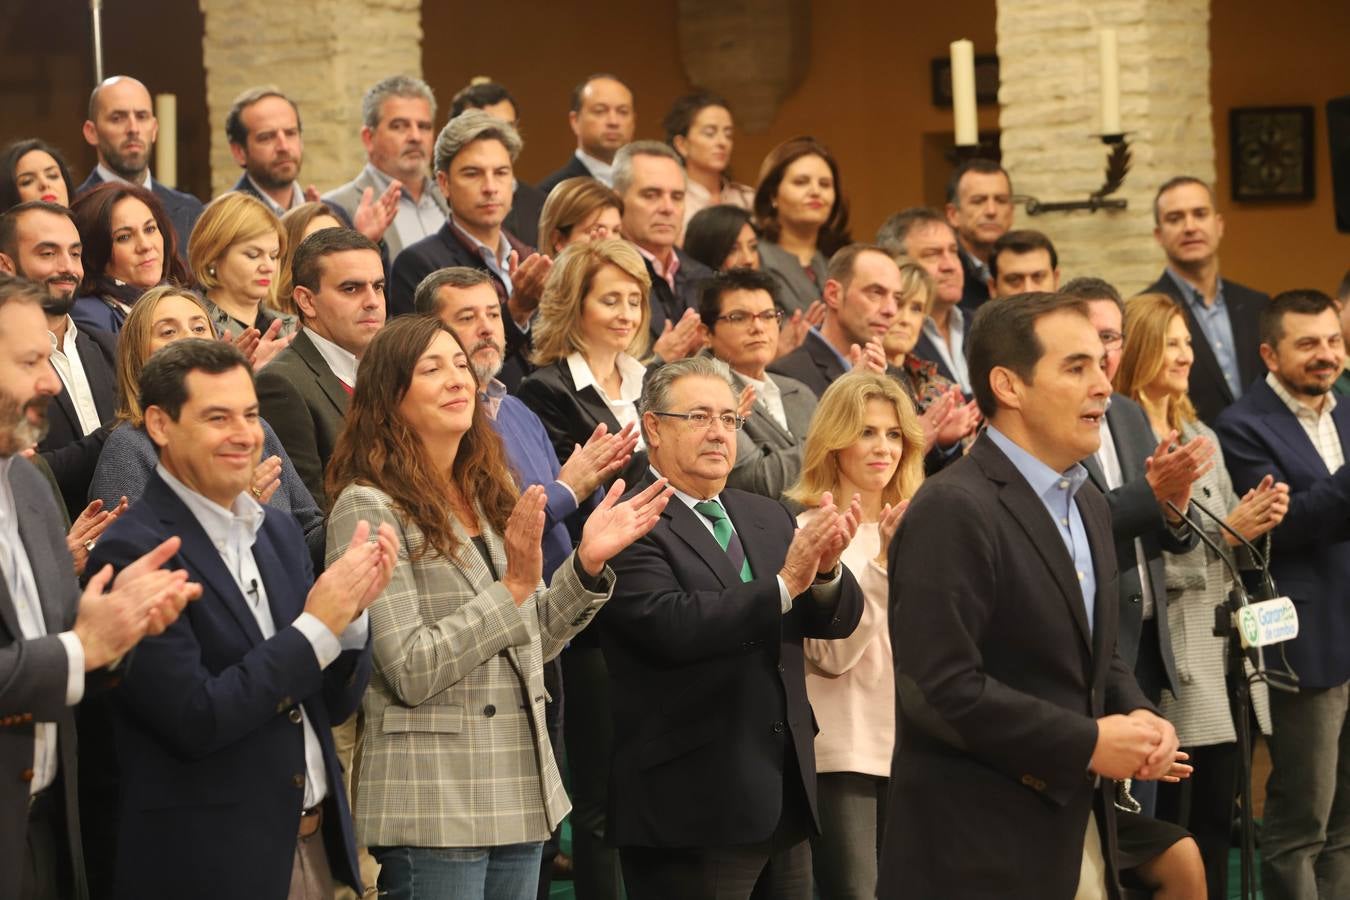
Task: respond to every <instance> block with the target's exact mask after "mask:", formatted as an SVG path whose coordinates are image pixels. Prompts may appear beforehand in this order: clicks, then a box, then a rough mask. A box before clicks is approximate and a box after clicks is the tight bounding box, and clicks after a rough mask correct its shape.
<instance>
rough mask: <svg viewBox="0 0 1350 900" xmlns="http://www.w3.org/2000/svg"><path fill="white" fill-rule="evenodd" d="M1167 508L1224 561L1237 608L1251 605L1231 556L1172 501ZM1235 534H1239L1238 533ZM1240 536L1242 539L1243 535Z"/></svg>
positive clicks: (1244, 539) (1202, 508) (1244, 540)
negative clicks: (1230, 579)
mask: <svg viewBox="0 0 1350 900" xmlns="http://www.w3.org/2000/svg"><path fill="white" fill-rule="evenodd" d="M1191 503H1194V504H1195V505H1196V506H1197V507H1199V508H1200V510H1201V511H1203V512H1209V511H1208V510H1206V509H1205V508H1204V507H1203V506H1200V504H1198V503H1195V501H1194V500H1192V501H1191ZM1167 508H1168V509H1170V510H1171V511H1172V512H1174V513H1176V514H1177V515H1178V516H1180V517H1181V521H1183V522H1185V523H1186V525H1187V527H1188V528H1190V529H1191V531H1192V532H1193V533H1194V534H1195V536H1196V537H1198V538H1199V539H1200V540H1201V541H1202V542H1204V544H1205V546H1206V547H1208V548H1209V549H1211V550H1213V551H1214V553H1215V555H1217V556H1218V557H1219V559H1221V560H1223V562H1224V565H1226V566H1227V567H1228V573H1229V574H1230V575H1232V576H1233V584H1234V585H1235V588H1234V590H1233V593H1232V595H1230V596H1232V597H1234V598H1235V599H1237V600H1238V603H1237V604H1236V606H1247V605H1248V604H1250V603H1251V598H1250V597H1248V596H1247V589H1246V588H1245V587H1244V586H1243V584H1242V573H1241V572H1239V571H1238V567H1237V565H1236V564H1235V563H1234V562H1233V560H1232V558H1231V556H1230V555H1229V554H1227V553H1224V552H1223V548H1222V547H1220V546H1219V544H1218V542H1217V541H1215V540H1214V539H1213V538H1212V537H1210V536H1209V535H1207V534H1205V530H1204V529H1203V528H1201V527H1200V526H1199V525H1197V524H1196V523H1195V522H1193V521H1192V520H1191V517H1190V516H1188V515H1186V514H1185V513H1184V512H1182V511H1181V510H1180V509H1178V508H1177V505H1176V504H1175V503H1173V502H1172V501H1171V500H1168V501H1167ZM1210 515H1211V516H1213V513H1210ZM1220 524H1221V525H1223V527H1224V528H1225V529H1227V528H1228V526H1227V525H1226V524H1223V523H1220ZM1229 530H1231V529H1229ZM1233 533H1234V534H1237V532H1233ZM1238 536H1239V537H1242V536H1241V535H1238ZM1242 541H1243V543H1246V542H1247V539H1246V538H1242ZM1253 549H1254V548H1253ZM1257 558H1258V559H1260V558H1261V556H1260V554H1257ZM1235 608H1236V607H1235Z"/></svg>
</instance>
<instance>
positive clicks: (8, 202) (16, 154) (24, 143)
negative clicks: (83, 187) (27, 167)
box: [0, 138, 75, 212]
mask: <svg viewBox="0 0 1350 900" xmlns="http://www.w3.org/2000/svg"><path fill="white" fill-rule="evenodd" d="M34 150H41V151H42V152H43V153H45V154H47V155H48V156H50V157H51V158H52V159H54V160H56V167H57V168H58V169H60V170H61V180H62V181H64V182H65V183H66V198H67V202H69V201H71V200H74V199H75V180H74V179H73V178H71V177H70V167H69V166H67V165H66V159H65V157H64V156H62V155H61V151H60V150H58V149H56V148H55V147H53V146H52V145H51V144H49V143H47V142H46V141H43V140H39V139H38V138H27V139H23V140H17V141H14V142H13V143H12V144H10V145H9V146H7V147H5V149H4V151H3V152H2V153H0V212H4V211H5V210H7V209H9V208H11V207H13V206H17V205H18V203H19V184H18V182H17V181H16V180H15V178H14V170H15V168H17V167H18V165H19V160H21V159H23V158H24V157H25V156H27V155H28V154H30V153H32V152H33V151H34Z"/></svg>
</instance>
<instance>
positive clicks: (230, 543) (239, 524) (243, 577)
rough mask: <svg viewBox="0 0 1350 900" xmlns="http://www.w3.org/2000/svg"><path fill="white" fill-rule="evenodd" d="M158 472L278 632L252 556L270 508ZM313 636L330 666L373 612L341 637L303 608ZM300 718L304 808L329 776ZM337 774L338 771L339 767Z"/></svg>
mask: <svg viewBox="0 0 1350 900" xmlns="http://www.w3.org/2000/svg"><path fill="white" fill-rule="evenodd" d="M155 472H156V473H157V474H158V475H159V477H160V478H163V479H164V483H165V484H167V485H168V486H169V488H170V489H171V490H172V491H173V492H174V493H175V494H177V495H178V498H179V499H180V500H182V501H183V504H184V505H185V506H187V508H188V511H189V512H191V513H192V515H193V517H194V518H196V520H197V523H198V524H199V525H201V526H202V530H203V531H205V532H206V536H207V537H208V538H210V539H211V543H212V544H213V545H215V548H216V551H217V552H218V553H219V554H220V558H221V561H223V562H224V563H225V568H227V569H229V570H230V574H231V575H233V576H234V581H235V584H237V585H238V586H239V591H240V593H242V594H243V595H244V602H245V604H246V605H247V606H248V608H249V612H251V613H253V618H254V619H256V620H257V622H258V630H259V631H261V632H262V636H263V639H264V640H267V639H268V638H271V637H272V636H274V635H275V634H276V633H277V625H276V622H275V621H274V620H273V619H272V607H271V606H270V605H269V604H268V602H267V588H266V587H265V586H264V584H263V578H262V573H261V572H260V571H259V570H258V563H257V561H256V560H255V559H254V558H253V545H254V543H255V542H256V541H257V539H258V529H259V528H262V524H263V519H264V518H265V517H266V513H265V512H264V510H263V508H262V507H261V506H260V505H258V502H257V501H256V500H254V499H253V498H252V497H250V496H249V495H248V494H245V493H241V494H240V495H239V496H238V497H236V498H235V501H234V504H233V505H232V506H231V507H230V508H229V509H226V508H225V507H223V506H221V505H220V504H219V503H216V502H214V501H212V500H208V499H207V498H206V497H204V496H202V495H201V494H199V493H197V492H196V491H194V490H192V489H191V488H190V487H188V486H187V485H185V484H183V482H181V481H179V480H178V479H177V478H175V477H174V476H173V474H172V473H170V472H169V470H168V469H166V468H164V466H163V465H159V466H156V468H155ZM290 624H291V625H293V626H295V628H296V630H297V631H299V632H300V633H301V634H303V635H304V636H305V638H306V639H308V641H309V644H310V646H311V647H312V648H313V649H314V657H315V659H317V660H318V663H319V668H320V669H326V668H328V667H329V666H330V665H332V664H333V661H334V660H335V659H337V658H338V655H339V654H340V653H341V652H342V651H343V650H359V649H361V648H362V647H364V646H365V645H366V639H367V638H368V637H369V634H370V616H369V615H368V614H367V613H364V612H363V613H361V615H360V616H359V617H358V618H357V619H356V621H354V622H352V623H351V624H350V625H348V626H347V629H346V630H345V631H343V633H342V637H341V638H340V639H339V638H338V637H336V636H334V634H333V632H331V631H329V630H328V626H327V625H325V624H323V622H321V621H319V619H318V617H317V616H315V615H314V614H313V613H307V612H302V613H300V615H299V616H298V617H296V619H295V621H294V622H291V623H290ZM299 709H300V715H301V724H302V725H303V727H304V730H305V800H304V808H305V809H310V808H312V807H314V806H317V805H318V804H319V803H320V802H321V801H322V800H323V798H324V797H326V796H328V779H327V777H326V770H325V768H324V762H323V747H322V745H320V743H319V737H318V735H317V734H316V733H315V732H314V726H313V725H311V724H310V721H309V715H308V714H307V713H306V712H305V707H304V705H303V704H300V705H299ZM333 777H334V778H337V777H339V776H338V773H336V772H334V773H333Z"/></svg>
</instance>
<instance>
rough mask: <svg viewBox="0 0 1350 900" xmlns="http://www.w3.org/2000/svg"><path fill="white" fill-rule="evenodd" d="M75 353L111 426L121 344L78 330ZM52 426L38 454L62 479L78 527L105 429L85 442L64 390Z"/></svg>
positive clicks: (50, 417) (51, 411) (52, 404)
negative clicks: (118, 349)
mask: <svg viewBox="0 0 1350 900" xmlns="http://www.w3.org/2000/svg"><path fill="white" fill-rule="evenodd" d="M75 347H76V350H77V351H78V352H79V354H80V365H81V366H82V367H83V368H84V374H85V377H86V378H87V379H88V381H89V391H90V393H92V394H93V395H94V409H95V410H97V411H98V418H99V422H100V423H103V424H109V423H110V422H111V421H112V418H113V414H114V413H115V412H117V375H116V374H115V373H116V370H117V338H116V336H115V335H112V334H109V333H108V332H106V331H99V330H97V329H92V328H89V329H86V328H79V327H78V326H77V328H76V332H75ZM47 422H48V423H49V427H48V429H47V436H46V437H44V438H43V439H42V441H41V442H40V443H39V444H38V452H40V453H41V454H42V457H43V459H45V460H46V461H47V465H48V467H49V468H51V470H52V474H53V475H54V476H56V483H57V484H58V485H60V487H61V498H62V500H64V501H65V505H66V511H67V512H68V513H69V514H70V518H71V520H72V521H74V520H75V519H77V518H79V515H80V513H81V512H82V511H83V510H84V507H85V504H86V503H88V499H87V497H88V494H89V483H90V482H91V481H92V480H93V478H94V470H95V468H96V467H97V466H98V457H99V454H100V453H101V452H102V451H103V445H104V443H105V442H106V440H107V433H106V432H104V431H102V430H101V429H99V430H96V431H95V432H93V433H92V434H91V435H89V436H88V437H86V436H85V434H84V432H83V430H81V428H80V417H79V415H78V414H77V413H76V412H75V402H74V401H73V400H71V398H70V391H68V390H66V387H65V385H64V384H62V386H61V393H59V394H57V395H56V396H55V397H53V398H52V399H51V400H50V401H49V402H48V404H47Z"/></svg>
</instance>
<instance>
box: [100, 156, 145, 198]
mask: <svg viewBox="0 0 1350 900" xmlns="http://www.w3.org/2000/svg"><path fill="white" fill-rule="evenodd" d="M94 171H95V172H97V173H98V177H99V178H102V179H103V180H104V181H114V182H116V181H120V182H122V183H123V184H135V185H138V186H139V187H143V188H145V189H146V190H147V191H149V190H154V186H155V181H154V179H153V178H151V177H150V167H149V166H146V167H145V180H144V181H141V182H136V181H132V180H130V179H128V178H123V177H122V176H121V175H118V174H117V173H116V172H114V171H113V170H112V169H109V168H108V167H107V166H105V165H104V164H103V163H99V164H98V165H96V166H94Z"/></svg>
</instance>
